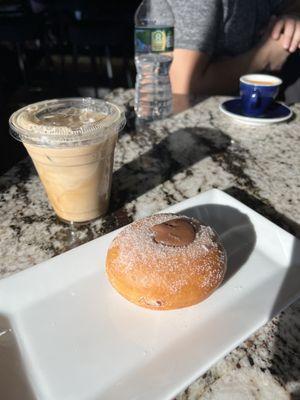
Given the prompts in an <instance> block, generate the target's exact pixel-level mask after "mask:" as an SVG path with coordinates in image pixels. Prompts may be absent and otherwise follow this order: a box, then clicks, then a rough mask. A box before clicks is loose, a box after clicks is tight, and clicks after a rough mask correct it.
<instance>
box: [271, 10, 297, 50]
mask: <svg viewBox="0 0 300 400" xmlns="http://www.w3.org/2000/svg"><path fill="white" fill-rule="evenodd" d="M272 38H273V39H274V40H279V39H282V45H283V48H284V49H286V50H288V51H289V52H290V53H294V52H295V51H296V50H297V49H299V48H300V18H299V17H296V16H292V15H284V16H282V17H280V18H279V19H277V21H276V22H275V23H274V26H273V29H272Z"/></svg>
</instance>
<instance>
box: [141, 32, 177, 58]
mask: <svg viewBox="0 0 300 400" xmlns="http://www.w3.org/2000/svg"><path fill="white" fill-rule="evenodd" d="M173 49H174V28H173V27H166V28H136V29H135V52H136V53H166V52H170V51H173Z"/></svg>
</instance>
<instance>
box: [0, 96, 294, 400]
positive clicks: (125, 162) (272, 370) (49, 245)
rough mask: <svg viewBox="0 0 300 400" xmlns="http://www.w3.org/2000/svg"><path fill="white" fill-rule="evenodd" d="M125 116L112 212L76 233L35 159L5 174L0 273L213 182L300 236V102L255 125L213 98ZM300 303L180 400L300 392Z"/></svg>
mask: <svg viewBox="0 0 300 400" xmlns="http://www.w3.org/2000/svg"><path fill="white" fill-rule="evenodd" d="M132 95H133V92H132V91H124V90H121V89H119V90H115V91H113V92H112V93H110V94H109V95H108V96H107V98H108V99H109V100H113V101H115V102H117V103H119V104H124V105H125V107H126V110H127V115H128V118H129V120H128V124H127V127H126V128H125V130H124V131H123V132H122V133H121V135H120V139H119V142H118V145H117V149H116V154H115V165H114V170H115V173H114V178H113V188H112V201H111V209H110V212H109V214H108V215H107V216H106V217H104V218H101V219H99V220H97V221H95V222H93V223H92V224H90V225H87V226H81V227H78V228H77V229H76V232H75V234H74V232H73V233H72V232H71V231H70V229H69V227H68V226H66V225H65V224H63V223H61V222H59V221H58V220H57V219H56V217H55V215H54V213H53V211H52V210H51V209H50V208H49V206H48V201H47V198H46V196H45V193H44V191H43V189H42V186H41V183H40V181H39V179H38V177H37V175H36V173H35V171H34V168H33V166H32V164H31V162H30V160H28V159H26V160H25V161H22V162H20V163H19V164H17V165H16V166H15V167H14V168H12V169H11V170H10V171H8V172H7V173H6V174H5V175H3V176H2V177H1V178H0V187H1V199H0V210H1V213H0V219H1V223H0V232H1V234H0V249H1V260H0V276H1V277H2V278H3V277H7V276H9V275H12V274H14V273H16V272H18V271H21V270H23V269H25V268H27V267H30V266H33V265H35V264H38V263H40V262H41V261H44V260H46V259H48V258H50V257H53V256H54V255H57V254H60V253H62V252H64V251H66V250H68V249H70V248H72V247H74V246H78V245H79V244H81V243H84V242H86V241H89V240H91V239H93V238H96V237H98V236H100V235H103V234H105V233H107V232H109V231H112V230H114V229H116V228H117V227H120V226H123V225H125V224H128V223H129V222H131V221H133V220H135V219H137V218H141V217H144V216H146V215H150V214H152V213H155V212H157V211H160V210H162V209H164V208H166V207H167V206H169V205H171V204H174V203H177V202H180V201H182V200H184V199H186V198H189V197H192V196H194V195H196V194H198V193H200V192H205V191H206V190H209V189H211V188H218V189H222V190H225V191H226V192H227V193H229V194H231V195H232V196H234V197H236V198H237V199H239V200H241V201H242V202H244V203H245V204H247V205H249V206H250V207H251V208H253V209H254V210H256V211H257V212H259V213H261V214H263V215H264V216H266V217H267V218H269V219H270V220H272V221H273V222H275V223H276V224H278V225H280V226H281V227H283V228H284V229H286V230H287V231H289V232H291V233H292V234H294V235H296V236H298V237H300V214H299V209H300V178H299V171H300V157H299V153H300V143H299V139H300V132H299V123H300V104H299V105H296V106H294V107H293V110H294V112H295V117H294V118H293V119H292V120H291V121H289V122H288V123H283V124H278V125H270V126H259V127H251V126H246V125H245V126H244V125H238V124H235V123H234V122H232V121H231V120H230V119H229V118H228V117H226V116H224V115H223V114H221V113H220V111H219V109H218V107H219V103H220V101H221V100H222V98H220V97H210V98H206V99H202V100H201V101H200V100H199V102H198V103H197V102H196V105H195V106H193V107H191V108H189V109H187V110H186V111H183V112H181V113H179V114H177V115H174V116H173V117H171V118H168V119H166V120H164V121H159V122H155V123H153V124H152V125H150V126H149V127H147V128H145V129H143V130H141V131H137V130H134V128H133V118H132V117H133V113H132ZM299 348H300V301H298V302H296V303H294V304H293V305H292V306H290V307H289V308H288V309H287V310H286V311H284V312H283V313H281V314H280V315H279V316H277V317H276V318H274V319H273V320H272V321H271V322H270V323H268V324H266V325H265V326H264V327H263V328H261V329H260V330H258V331H257V332H256V333H255V334H254V335H252V336H251V337H250V338H249V339H248V340H247V341H246V342H244V343H243V344H242V345H241V346H239V347H238V348H236V349H235V350H234V351H232V352H231V353H230V354H229V355H227V356H226V357H225V358H224V359H223V360H221V361H220V362H218V363H217V364H216V365H215V366H214V367H213V368H211V369H210V370H209V371H208V372H207V373H206V374H204V375H203V376H202V377H200V378H199V379H198V380H197V381H196V382H194V383H193V384H192V385H191V386H189V387H188V388H187V389H186V390H185V391H184V392H183V393H181V394H179V395H178V396H177V398H176V399H177V400H195V399H205V400H208V399H210V400H219V399H220V400H221V399H222V400H225V399H230V400H235V399H238V400H243V399H247V400H248V399H251V400H252V399H263V400H265V399H267V400H268V399H277V400H281V399H300V358H299V350H300V349H299Z"/></svg>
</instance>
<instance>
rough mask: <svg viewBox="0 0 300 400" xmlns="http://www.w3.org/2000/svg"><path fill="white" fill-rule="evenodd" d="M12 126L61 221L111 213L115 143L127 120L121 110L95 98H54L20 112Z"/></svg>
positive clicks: (78, 220)
mask: <svg viewBox="0 0 300 400" xmlns="http://www.w3.org/2000/svg"><path fill="white" fill-rule="evenodd" d="M9 122H10V127H11V132H12V135H13V136H14V137H15V138H17V139H19V140H21V141H22V142H23V144H24V146H25V147H26V149H27V151H28V153H29V155H30V157H31V158H32V161H33V163H34V165H35V167H36V170H37V172H38V174H39V177H40V179H41V181H42V183H43V185H44V188H45V190H46V192H47V195H48V198H49V201H50V203H51V205H52V207H53V209H54V211H55V212H56V214H57V215H58V217H59V218H61V219H62V220H65V221H70V222H87V221H90V220H93V219H95V218H97V217H99V216H101V215H103V214H105V213H106V211H107V208H108V204H109V198H110V189H111V178H112V167H113V159H114V149H115V144H116V140H117V136H118V132H119V130H120V129H121V128H122V127H123V126H124V122H125V118H124V115H123V113H122V111H121V110H120V108H119V107H117V106H115V105H114V104H111V103H108V102H105V101H102V100H97V99H90V98H86V99H60V100H50V101H43V102H39V103H35V104H32V105H29V106H27V107H24V108H22V109H20V110H18V111H16V112H15V113H14V114H13V115H12V116H11V118H10V121H9Z"/></svg>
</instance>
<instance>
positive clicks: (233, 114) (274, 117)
mask: <svg viewBox="0 0 300 400" xmlns="http://www.w3.org/2000/svg"><path fill="white" fill-rule="evenodd" d="M220 110H221V111H222V112H223V113H224V114H225V115H227V116H228V117H230V118H232V119H233V120H235V121H236V122H240V123H243V124H247V125H268V124H277V123H279V122H283V121H287V120H288V119H290V118H291V116H292V115H293V112H292V110H291V109H290V108H289V107H288V106H286V105H285V104H282V103H280V102H277V101H276V102H274V104H273V105H272V107H270V109H268V110H267V111H266V113H265V114H264V115H263V116H261V117H247V116H245V115H243V112H242V107H241V99H240V98H235V99H231V100H226V101H224V102H223V103H222V104H220Z"/></svg>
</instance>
